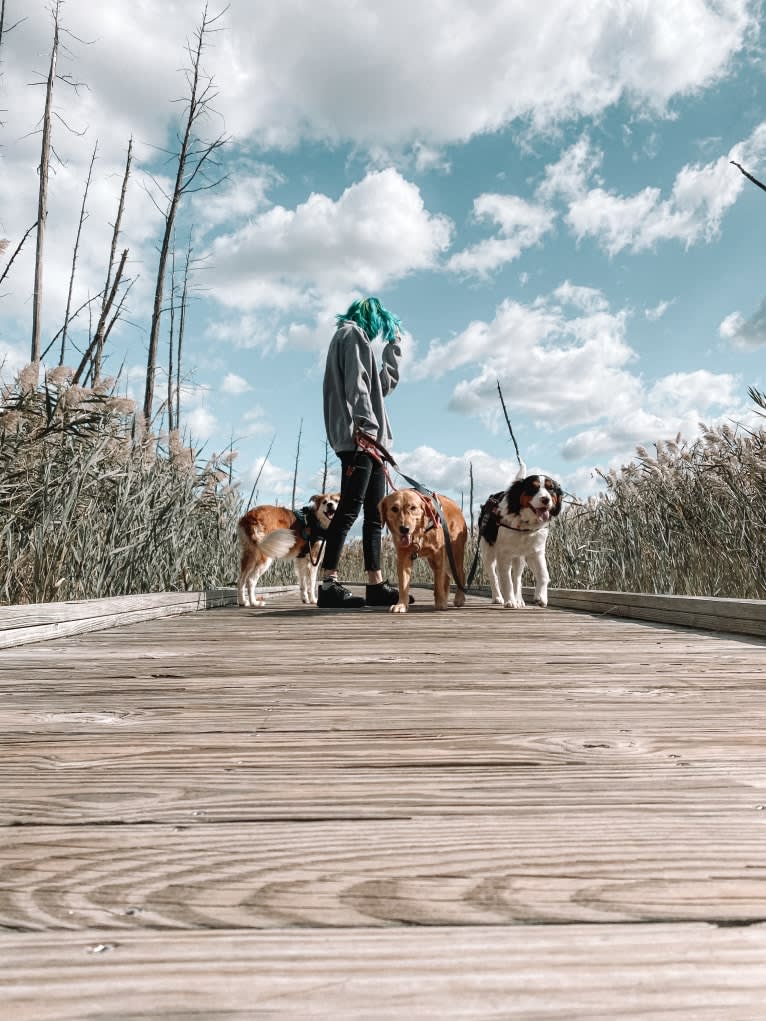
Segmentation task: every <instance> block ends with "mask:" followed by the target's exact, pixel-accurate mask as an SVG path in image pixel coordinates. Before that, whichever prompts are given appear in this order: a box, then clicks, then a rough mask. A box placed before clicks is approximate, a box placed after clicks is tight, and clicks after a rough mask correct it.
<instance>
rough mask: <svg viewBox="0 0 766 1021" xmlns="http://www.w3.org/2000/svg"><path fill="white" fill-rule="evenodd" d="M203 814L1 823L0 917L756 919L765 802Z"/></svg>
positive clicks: (417, 921)
mask: <svg viewBox="0 0 766 1021" xmlns="http://www.w3.org/2000/svg"><path fill="white" fill-rule="evenodd" d="M331 796H332V795H331V792H328V799H330V798H331ZM202 818H203V817H201V816H196V817H194V816H193V814H192V813H189V816H188V819H189V823H190V825H189V826H188V827H184V826H183V825H181V826H177V827H169V826H163V827H159V826H153V825H144V826H134V827H129V828H126V827H124V826H101V827H92V826H80V827H71V828H69V829H66V828H61V827H55V826H54V827H31V828H27V827H13V828H10V829H6V830H5V836H4V839H3V845H4V846H3V848H2V850H1V851H0V927H2V928H5V929H8V930H14V931H44V930H51V929H82V928H98V927H112V928H124V929H128V930H130V929H137V928H138V929H140V928H158V927H160V928H180V929H199V928H202V929H210V928H273V927H280V926H286V925H290V926H298V927H302V928H303V927H312V926H314V927H315V926H318V927H322V928H325V927H336V926H341V927H346V926H371V927H374V926H385V927H390V926H394V925H404V926H409V925H426V926H430V925H481V926H486V925H510V924H518V923H525V924H529V923H574V922H590V923H601V924H611V923H614V922H618V921H620V922H626V921H633V922H639V921H640V922H659V921H672V922H681V921H687V922H691V921H708V922H721V923H734V922H737V923H745V922H748V923H750V922H755V921H757V922H763V921H766V864H765V863H764V859H763V847H764V839H766V813H763V812H757V811H755V810H754V809H753V808H751V809H749V810H745V809H735V810H726V809H725V808H722V807H721V806H714V811H713V810H711V811H710V812H707V811H705V809H704V807H703V803H702V801H700V803H699V804H698V806H697V807H696V808H694V807H689V806H687V807H686V808H685V810H684V812H683V814H681V813H670V814H663V813H657V812H654V811H653V810H652V809H651V808H646V809H632V808H615V809H612V808H608V807H604V808H603V809H600V810H599V809H595V810H594V809H591V810H587V809H584V810H577V809H571V808H567V809H566V810H565V809H564V808H560V810H559V811H558V812H557V813H556V812H552V811H551V812H540V811H537V812H536V811H534V810H529V811H526V812H519V813H516V814H515V815H514V816H512V817H494V816H492V815H491V814H490V810H489V809H488V810H487V813H486V814H485V815H484V816H483V817H476V816H471V815H464V816H454V817H450V818H443V817H442V818H440V817H429V818H422V817H417V816H415V817H413V818H406V817H403V818H399V819H395V818H387V819H377V820H375V819H367V820H359V819H350V820H337V821H314V822H293V823H281V822H275V823H260V824H241V823H235V822H229V823H228V825H226V826H220V825H217V824H215V823H213V824H210V825H203V824H200V822H201V819H202ZM764 967H765V969H766V964H765V965H764Z"/></svg>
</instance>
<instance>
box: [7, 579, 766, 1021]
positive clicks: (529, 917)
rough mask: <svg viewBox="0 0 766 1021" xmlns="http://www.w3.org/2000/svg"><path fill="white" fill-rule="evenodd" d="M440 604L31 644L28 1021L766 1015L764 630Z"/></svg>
mask: <svg viewBox="0 0 766 1021" xmlns="http://www.w3.org/2000/svg"><path fill="white" fill-rule="evenodd" d="M419 601H420V602H422V604H423V605H418V606H416V607H415V608H414V612H412V613H410V614H408V615H407V616H405V617H392V616H391V615H389V614H387V613H386V612H385V611H364V612H345V613H342V612H335V613H333V612H320V611H316V610H313V609H308V608H304V607H302V606H300V605H299V604H298V603H297V596H296V594H294V593H287V594H283V595H278V596H272V598H271V601H270V603H269V605H268V607H267V608H266V609H265V610H242V609H234V608H230V609H214V610H209V611H206V612H200V613H190V614H187V615H185V616H180V617H173V618H167V619H161V620H154V621H148V622H143V623H135V624H131V625H129V626H125V627H120V628H115V629H113V630H109V631H101V632H97V633H93V634H88V635H82V636H79V637H71V638H63V639H57V640H55V641H49V642H44V643H39V644H34V645H27V646H24V647H20V648H15V649H13V648H12V649H6V650H4V651H1V652H0V689H1V691H2V697H1V699H0V741H1V742H2V745H1V756H2V757H1V760H0V761H1V765H2V769H0V1008H1V1009H2V1017H4V1018H5V1017H7V1018H8V1019H9V1021H10V1019H14V1021H139V1019H140V1021H144V1019H150V1018H151V1019H162V1021H248V1019H250V1018H253V1019H258V1018H265V1017H276V1016H281V1017H295V1018H343V1017H353V1018H402V1019H416V1018H424V1017H427V1018H446V1017H462V1018H472V1019H473V1018H524V1019H535V1021H538V1019H539V1021H542V1019H545V1021H548V1019H557V1021H580V1019H582V1021H585V1019H588V1021H594V1019H596V1021H599V1019H600V1021H621V1019H628V1018H629V1019H638V1018H641V1019H654V1021H669V1019H671V1018H672V1019H674V1021H678V1019H684V1021H686V1019H689V1021H761V1019H763V1018H766V737H765V736H764V735H765V733H766V643H764V641H763V640H761V639H758V638H745V637H735V636H726V635H720V634H715V633H703V632H695V631H691V630H684V629H681V628H673V627H670V626H667V625H654V624H648V623H640V622H636V621H628V620H620V621H615V620H608V619H605V618H603V617H600V616H596V615H589V614H583V613H575V612H571V611H567V610H552V609H548V610H544V611H541V610H533V609H529V610H525V611H515V612H514V611H503V610H500V609H495V608H491V607H490V606H489V605H488V603H487V601H486V600H482V599H477V598H471V599H469V604H468V606H467V607H465V609H463V610H450V611H449V612H447V613H435V612H434V611H433V610H432V609H431V607H430V605H427V604H428V602H429V597H428V595H427V594H425V593H420V595H419Z"/></svg>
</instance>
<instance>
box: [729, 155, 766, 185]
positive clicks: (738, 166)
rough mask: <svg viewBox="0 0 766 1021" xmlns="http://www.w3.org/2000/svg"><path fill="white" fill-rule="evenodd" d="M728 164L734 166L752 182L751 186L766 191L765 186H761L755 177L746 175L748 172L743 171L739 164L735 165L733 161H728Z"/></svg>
mask: <svg viewBox="0 0 766 1021" xmlns="http://www.w3.org/2000/svg"><path fill="white" fill-rule="evenodd" d="M729 163H731V164H732V165H733V166H735V167H736V168H737V169H738V170H739V171H740V173H742V174H744V175H745V177H746V178H747V179H748V181H752V182H753V184H757V185H758V187H759V188H760V189H761V190H762V191H766V184H763V183H762V182H761V181H759V180H758V178H757V177H753V175H752V174H748V172H747V171H746V170H745V168H744V167H743V166H742V164H741V163H737V162H735V161H734V160H729Z"/></svg>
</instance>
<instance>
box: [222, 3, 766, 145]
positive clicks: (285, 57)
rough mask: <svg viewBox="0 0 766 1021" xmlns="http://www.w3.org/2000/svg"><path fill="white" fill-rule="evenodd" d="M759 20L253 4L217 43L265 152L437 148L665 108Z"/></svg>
mask: <svg viewBox="0 0 766 1021" xmlns="http://www.w3.org/2000/svg"><path fill="white" fill-rule="evenodd" d="M756 14H757V6H756V5H755V4H754V3H751V2H748V0H725V2H723V3H711V2H709V0H707V2H706V0H678V2H676V3H674V4H672V5H666V4H656V5H647V4H645V3H643V2H639V0H623V2H622V3H620V4H601V5H592V4H591V5H582V4H578V3H576V2H575V0H557V2H556V0H554V2H552V3H551V4H549V6H548V7H547V8H546V10H545V12H544V14H542V15H541V12H540V11H539V10H538V9H537V8H533V7H529V6H528V5H524V4H516V3H514V4H495V5H481V6H480V7H472V6H466V5H465V3H462V2H460V0H444V2H442V3H440V4H438V5H429V4H421V5H413V4H412V3H409V2H408V0H390V2H389V3H387V4H386V5H385V7H384V8H383V7H381V5H380V4H373V3H372V0H363V2H360V3H357V4H355V5H354V7H353V10H352V9H350V8H349V7H348V5H344V4H339V3H336V2H317V3H315V4H312V5H310V6H308V7H307V5H306V4H305V3H303V2H302V0H284V2H282V3H280V4H278V5H277V4H275V5H271V6H268V7H265V8H264V7H263V6H259V7H258V8H257V17H256V16H255V12H254V11H253V13H251V9H250V8H248V7H247V6H246V5H243V6H242V7H240V8H236V9H233V10H232V12H231V15H230V22H231V24H232V28H233V31H232V32H231V33H230V35H229V36H227V38H226V41H225V60H226V65H227V67H228V68H229V69H230V74H229V77H230V79H231V80H232V82H233V83H234V84H236V87H237V95H236V99H235V100H234V101H232V102H230V103H229V108H228V109H227V123H229V124H230V125H231V127H232V129H233V130H234V131H235V132H236V133H238V134H250V133H255V134H256V135H257V136H258V138H259V140H260V141H263V142H265V143H266V144H279V145H291V144H293V143H294V142H295V141H296V139H297V138H298V137H300V136H309V137H314V138H322V139H329V140H331V141H335V140H341V139H345V138H350V139H353V140H355V141H356V142H358V143H361V144H364V145H370V144H372V145H395V144H407V143H408V142H417V141H419V142H425V143H428V144H430V145H439V144H443V143H445V142H454V141H464V140H466V139H468V138H470V137H471V136H473V135H476V134H480V133H484V132H488V131H495V130H497V129H498V128H501V127H502V126H504V125H506V124H508V123H510V122H511V121H513V120H515V119H523V120H526V121H529V122H531V123H532V124H533V125H534V126H535V127H536V128H538V129H542V128H544V127H547V126H550V125H551V124H554V123H556V122H560V121H561V120H563V119H571V118H575V117H578V116H583V115H584V116H595V115H598V114H599V113H601V112H603V111H604V110H605V109H606V108H607V107H608V106H610V105H612V104H614V103H616V102H617V101H618V100H620V99H621V98H624V99H625V100H627V102H628V103H630V104H633V105H635V107H636V108H637V109H640V110H643V109H645V108H646V107H650V108H652V109H654V110H656V111H660V112H662V111H664V110H665V108H666V105H667V104H668V102H669V101H671V100H672V99H673V98H674V97H675V96H678V95H685V94H688V93H691V92H694V91H696V90H698V89H700V88H702V87H703V86H706V85H710V84H711V83H713V82H714V81H716V80H718V79H720V78H721V77H722V76H723V75H725V74H726V73H727V71H728V70H729V67H730V64H731V61H732V58H733V57H734V55H735V54H736V53H737V52H738V51H739V50H740V49H741V48H742V46H743V45H744V42H745V39H746V35H747V32H748V29H749V28H751V27H752V26H753V24H754V22H755V18H756ZM296 25H299V26H300V27H301V31H299V32H297V31H295V26H296ZM402 25H406V26H407V38H408V40H422V41H427V48H428V59H427V60H424V59H423V58H422V53H421V50H420V49H419V48H418V47H413V46H412V45H411V44H407V43H405V44H404V45H403V43H402V28H401V26H402ZM373 37H374V40H375V45H374V46H370V45H365V44H364V41H366V40H369V39H371V38H373ZM307 38H308V39H310V40H311V45H310V46H307V45H306V39H307ZM360 40H361V41H362V42H361V44H360ZM392 69H395V71H396V73H392ZM435 83H438V87H435Z"/></svg>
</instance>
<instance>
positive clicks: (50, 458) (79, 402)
mask: <svg viewBox="0 0 766 1021" xmlns="http://www.w3.org/2000/svg"><path fill="white" fill-rule="evenodd" d="M70 378H71V372H70V371H69V370H67V369H65V368H58V369H55V370H53V372H51V373H50V374H49V375H48V377H47V378H46V379H45V380H44V381H42V382H40V383H38V381H37V374H36V372H35V370H34V368H33V367H31V366H30V367H28V368H27V369H25V370H24V371H23V372H22V373H20V375H19V377H18V378H17V380H16V381H15V383H14V384H13V385H11V386H9V387H6V388H5V389H4V390H3V391H2V394H0V602H2V603H23V602H45V601H50V600H68V599H83V598H95V597H101V596H110V595H125V594H129V593H135V592H152V591H172V590H177V589H197V588H207V587H214V586H217V585H221V584H231V583H232V581H233V579H234V577H235V575H236V552H235V547H234V530H235V527H236V521H237V518H238V515H239V513H240V503H241V501H240V497H239V493H238V491H237V489H236V488H235V487H232V486H231V485H230V484H229V481H230V479H229V472H228V470H227V467H226V465H224V464H223V463H221V461H220V460H219V459H213V460H212V461H209V462H208V463H207V464H204V465H200V464H198V463H197V457H196V455H195V452H194V451H192V450H191V449H189V448H188V447H185V446H184V445H183V444H182V443H181V441H180V438H179V437H178V436H177V435H171V436H170V437H166V438H164V440H163V438H158V437H155V436H149V435H143V434H142V432H141V430H140V429H139V428H138V427H137V422H138V421H140V419H136V418H135V416H134V407H133V402H132V401H129V400H126V399H125V398H120V397H117V396H115V394H114V392H113V381H110V380H106V381H105V382H104V383H103V384H102V385H100V386H97V387H95V388H93V389H89V388H84V387H80V386H73V385H71V383H70Z"/></svg>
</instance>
